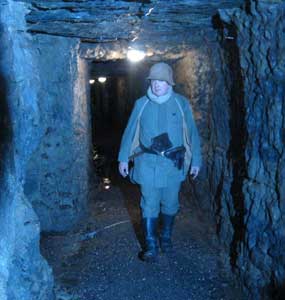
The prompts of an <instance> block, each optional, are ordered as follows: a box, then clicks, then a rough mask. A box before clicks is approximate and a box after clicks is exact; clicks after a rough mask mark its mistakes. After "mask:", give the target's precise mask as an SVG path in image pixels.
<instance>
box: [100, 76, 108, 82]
mask: <svg viewBox="0 0 285 300" xmlns="http://www.w3.org/2000/svg"><path fill="white" fill-rule="evenodd" d="M106 80H107V78H106V77H99V78H98V81H99V82H100V83H104V82H106Z"/></svg>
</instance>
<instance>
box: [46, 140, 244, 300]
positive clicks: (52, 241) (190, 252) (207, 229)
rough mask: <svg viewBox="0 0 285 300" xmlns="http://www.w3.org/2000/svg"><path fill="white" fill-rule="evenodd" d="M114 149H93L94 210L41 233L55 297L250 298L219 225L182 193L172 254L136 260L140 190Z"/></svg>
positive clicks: (126, 299)
mask: <svg viewBox="0 0 285 300" xmlns="http://www.w3.org/2000/svg"><path fill="white" fill-rule="evenodd" d="M112 141H113V140H112ZM109 142H110V140H109ZM104 143H105V146H106V142H104ZM102 151H103V153H104V155H101V154H102ZM115 153H117V149H114V147H111V145H108V143H107V146H106V147H105V149H104V147H103V148H101V154H100V151H97V150H96V151H94V159H95V161H97V163H96V166H97V171H96V172H97V174H98V175H99V179H97V180H96V177H94V189H93V192H92V194H91V203H90V208H89V215H88V216H86V217H85V218H84V219H83V220H82V221H81V223H80V224H79V226H78V227H77V228H76V229H74V230H73V231H71V232H68V233H65V234H51V233H50V234H44V235H42V240H41V248H42V254H43V255H44V256H45V258H46V259H47V261H48V262H49V264H50V265H51V266H52V268H53V271H54V277H55V283H56V286H55V294H56V299H57V300H79V299H80V300H97V299H98V300H110V299H116V300H129V299H143V300H153V299H157V300H170V299H171V300H190V299H191V300H222V299H223V300H246V299H247V298H246V297H245V296H243V294H242V292H241V290H240V288H239V286H238V284H237V282H236V281H235V280H234V278H233V277H232V276H231V274H230V272H229V271H228V270H227V268H225V266H224V265H223V264H222V261H224V259H223V257H222V252H221V250H220V249H219V247H218V243H217V241H216V240H215V234H214V228H212V227H211V225H210V224H207V222H206V221H205V220H202V219H201V218H199V217H198V215H197V213H195V209H194V208H193V207H192V205H191V199H188V197H186V196H185V194H183V193H181V197H180V198H181V209H180V212H179V214H178V216H177V218H176V223H175V227H174V232H173V242H174V250H175V252H174V254H173V255H171V256H167V255H165V254H160V255H159V257H158V261H157V262H155V263H145V262H142V261H141V260H140V259H139V258H138V253H139V252H140V250H141V245H142V242H143V235H142V231H141V226H140V209H139V198H140V193H139V188H138V186H136V185H133V184H131V183H129V181H128V180H126V179H123V178H121V177H120V176H119V175H118V172H117V163H116V157H115ZM106 158H107V159H106ZM107 161H108V162H109V163H107V164H106V162H107ZM98 166H99V168H98ZM100 166H101V168H100ZM186 198H187V199H186Z"/></svg>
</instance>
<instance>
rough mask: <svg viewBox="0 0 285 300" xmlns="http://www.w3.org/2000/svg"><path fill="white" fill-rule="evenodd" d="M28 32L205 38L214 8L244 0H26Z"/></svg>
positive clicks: (91, 37) (143, 39)
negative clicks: (28, 10) (28, 5)
mask: <svg viewBox="0 0 285 300" xmlns="http://www.w3.org/2000/svg"><path fill="white" fill-rule="evenodd" d="M26 2H30V3H31V4H30V5H31V10H30V12H29V13H28V15H27V16H26V20H27V23H28V30H29V32H31V33H45V34H51V35H59V36H65V37H76V38H80V39H81V40H82V41H83V42H84V41H85V42H91V43H103V42H116V41H127V42H134V43H138V44H139V43H140V44H142V45H150V47H151V45H152V44H154V43H159V44H160V45H161V46H163V45H165V44H167V45H178V43H179V45H181V44H183V43H186V44H193V43H195V42H197V41H198V42H199V43H201V39H207V40H208V39H210V38H211V32H212V30H213V26H212V16H213V15H215V14H216V12H217V10H218V9H222V8H233V7H238V6H240V5H241V4H242V3H243V2H244V1H241V0H235V1H210V0H206V1H203V0H188V1H186V0H184V1H183V0H176V1H175V0H172V1H158V0H152V1H116V0H110V1H101V0H100V1H99V0H93V1H85V0H78V1H28V0H26Z"/></svg>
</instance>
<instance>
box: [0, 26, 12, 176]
mask: <svg viewBox="0 0 285 300" xmlns="http://www.w3.org/2000/svg"><path fill="white" fill-rule="evenodd" d="M2 34H3V28H2V27H1V25H0V40H2ZM4 47H5V45H4ZM2 50H3V48H2ZM2 67H3V62H2V57H1V52H0V176H1V178H3V172H4V164H5V161H6V158H7V155H8V154H9V153H11V141H12V125H11V118H10V115H9V107H8V102H7V81H6V79H5V78H4V75H3V70H2Z"/></svg>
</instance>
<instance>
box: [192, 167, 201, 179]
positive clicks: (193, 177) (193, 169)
mask: <svg viewBox="0 0 285 300" xmlns="http://www.w3.org/2000/svg"><path fill="white" fill-rule="evenodd" d="M199 171H200V168H199V167H191V169H190V175H191V177H192V179H195V178H196V177H197V176H198V174H199Z"/></svg>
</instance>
